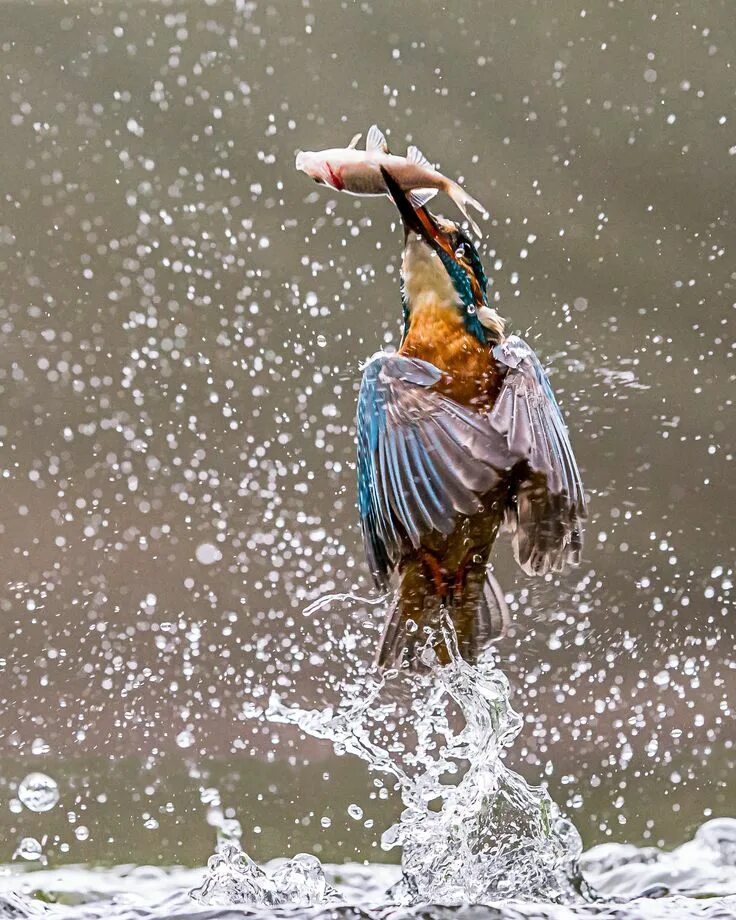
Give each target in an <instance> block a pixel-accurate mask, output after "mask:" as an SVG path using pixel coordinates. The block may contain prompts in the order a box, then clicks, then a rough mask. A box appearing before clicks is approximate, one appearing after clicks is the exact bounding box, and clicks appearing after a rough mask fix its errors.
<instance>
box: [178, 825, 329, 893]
mask: <svg viewBox="0 0 736 920" xmlns="http://www.w3.org/2000/svg"><path fill="white" fill-rule="evenodd" d="M190 897H191V898H192V899H193V900H195V901H199V902H200V903H201V904H206V905H208V906H209V907H227V906H228V905H230V904H247V905H250V906H253V907H293V906H299V907H308V906H312V905H319V904H328V903H330V902H334V901H339V900H341V899H340V896H339V895H338V893H337V891H336V890H335V889H334V888H333V887H332V886H331V885H329V884H328V882H327V878H326V876H325V873H324V869H323V868H322V864H321V863H320V861H319V860H318V859H317V857H316V856H311V855H309V854H308V853H299V854H298V855H297V856H294V857H293V859H288V860H286V861H285V862H284V863H282V864H281V865H280V866H279V867H278V868H277V869H275V870H274V871H273V872H272V873H268V872H266V871H265V870H264V869H262V868H261V867H260V866H258V865H256V863H255V862H253V860H252V859H251V858H250V856H248V855H247V854H246V853H244V852H243V850H242V849H241V847H240V845H239V844H238V843H236V842H233V841H231V842H227V843H220V844H219V845H218V848H217V852H216V853H215V854H214V855H213V856H210V858H209V860H208V862H207V874H206V876H205V879H204V881H203V882H202V884H201V885H200V886H199V887H198V888H194V889H193V890H192V891H191V892H190Z"/></svg>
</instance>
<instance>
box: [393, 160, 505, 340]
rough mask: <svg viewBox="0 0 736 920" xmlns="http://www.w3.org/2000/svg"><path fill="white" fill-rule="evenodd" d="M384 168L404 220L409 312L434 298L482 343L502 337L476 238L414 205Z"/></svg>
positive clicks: (449, 221)
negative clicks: (457, 314)
mask: <svg viewBox="0 0 736 920" xmlns="http://www.w3.org/2000/svg"><path fill="white" fill-rule="evenodd" d="M381 172H382V173H383V178H384V181H385V182H386V186H387V188H388V190H389V192H390V194H391V197H392V198H393V200H394V203H395V204H396V207H397V208H398V209H399V213H400V214H401V219H402V221H403V223H404V231H405V242H404V258H403V261H402V265H401V274H402V279H403V282H404V295H405V298H406V301H407V306H408V309H409V311H411V310H412V309H414V308H415V307H416V306H417V304H418V303H419V302H420V301H421V300H422V299H423V298H429V297H431V298H432V299H433V301H434V302H439V303H442V304H444V305H446V306H448V307H450V306H452V307H454V308H455V309H457V310H458V311H459V312H460V313H461V314H462V315H463V318H464V320H465V324H466V326H467V328H468V331H470V332H471V333H473V334H474V335H476V336H477V337H478V338H480V339H481V341H484V342H485V341H490V342H498V341H500V340H501V339H502V338H503V333H504V323H503V320H502V318H501V317H500V316H499V315H498V313H496V311H495V310H494V309H493V308H492V307H490V306H489V304H488V296H487V294H486V287H487V286H488V278H487V277H486V273H485V270H484V268H483V263H482V262H481V259H480V256H479V255H478V250H477V249H476V248H475V245H474V244H473V241H472V240H471V239H470V237H469V236H468V234H467V233H466V232H465V231H464V230H463V229H462V228H461V227H460V226H459V225H458V224H456V223H455V222H454V221H452V220H447V219H445V218H442V217H438V216H436V215H434V214H431V213H430V212H429V211H428V210H427V208H426V207H419V208H415V207H414V206H413V205H412V204H411V202H410V201H409V199H408V198H407V197H406V195H405V194H404V192H403V191H402V190H401V188H400V187H399V185H398V183H397V182H396V181H395V180H394V179H393V177H392V176H391V175H390V173H389V172H388V170H386V169H384V168H381Z"/></svg>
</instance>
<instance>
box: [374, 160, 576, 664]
mask: <svg viewBox="0 0 736 920" xmlns="http://www.w3.org/2000/svg"><path fill="white" fill-rule="evenodd" d="M382 173H383V177H384V179H385V182H386V186H387V188H388V189H389V191H390V193H391V197H392V198H393V200H394V203H395V204H396V206H397V208H398V210H399V213H400V215H401V218H402V222H403V225H404V237H405V242H404V251H403V258H402V265H401V295H402V304H403V320H404V325H403V334H402V338H401V344H400V346H399V349H398V352H393V353H389V352H380V353H378V354H376V355H374V356H373V357H372V358H371V359H370V360H369V361H368V362H367V364H366V365H365V367H364V370H363V377H362V381H361V386H360V392H359V396H358V408H357V445H358V449H357V475H358V508H359V513H360V523H361V529H362V534H363V542H364V546H365V552H366V557H367V561H368V565H369V567H370V571H371V574H372V576H373V579H374V581H375V583H376V586H377V588H378V589H379V590H381V591H386V592H388V591H389V590H390V589H391V588H392V587H394V589H395V590H394V593H393V601H392V603H391V605H390V607H389V609H388V612H387V615H386V623H385V627H384V630H383V636H382V639H381V643H380V646H379V649H378V653H377V656H376V663H377V665H378V666H379V667H380V668H382V669H387V668H401V667H408V668H410V669H412V670H418V669H423V668H426V666H428V664H430V663H431V661H432V655H431V654H429V656H428V652H430V651H433V652H434V656H436V659H435V660H439V662H440V663H442V664H446V663H447V662H448V661H449V649H448V647H447V644H446V641H445V639H443V637H442V632H441V628H440V624H441V621H442V617H443V615H444V616H449V617H450V618H451V620H452V623H453V625H454V629H455V633H456V636H457V649H458V650H459V652H460V654H461V655H462V657H463V658H464V659H465V660H466V661H469V662H475V661H477V659H478V657H479V656H480V654H481V653H482V652H483V650H484V649H485V648H486V647H487V646H488V645H489V644H490V643H491V642H492V641H493V640H494V639H496V638H498V637H499V636H500V635H502V634H503V632H504V631H505V629H506V627H507V625H508V620H509V613H508V608H507V606H506V603H505V600H504V596H503V592H502V590H501V589H500V587H499V585H498V583H497V581H496V580H495V578H494V576H493V574H492V572H491V569H490V566H489V557H490V554H491V550H492V548H493V544H494V542H495V540H496V537H497V536H498V533H499V530H500V529H501V528H502V527H504V528H506V529H508V530H509V531H510V532H511V535H512V543H513V551H514V556H515V558H516V561H517V562H518V564H519V565H520V566H521V568H522V569H523V570H524V572H526V573H528V574H534V575H543V574H545V573H547V572H551V571H554V572H561V571H563V570H564V569H565V568H566V567H567V566H568V565H574V564H577V563H578V562H579V560H580V553H581V549H582V540H583V526H582V525H583V519H584V517H585V513H586V507H585V495H584V492H583V485H582V482H581V478H580V472H579V470H578V465H577V462H576V460H575V455H574V454H573V450H572V447H571V445H570V440H569V437H568V432H567V428H566V426H565V423H564V421H563V418H562V414H561V412H560V409H559V406H558V404H557V401H556V399H555V396H554V393H553V391H552V388H551V386H550V383H549V380H548V378H547V374H546V373H545V371H544V369H543V367H542V364H541V362H540V360H539V358H538V357H537V356H536V354H535V353H534V351H533V350H532V348H531V347H530V346H529V345H528V344H527V343H526V342H525V341H524V340H523V339H521V338H519V337H518V336H516V335H507V334H506V331H505V322H504V320H503V319H502V318H501V316H499V314H498V313H497V312H496V310H495V309H494V308H493V307H492V306H491V305H490V304H489V301H488V296H487V293H486V288H487V284H488V281H487V277H486V273H485V271H484V268H483V264H482V262H481V259H480V256H479V255H478V251H477V249H476V247H475V246H474V245H473V242H472V241H471V239H470V237H469V236H468V235H467V234H466V233H465V232H464V231H463V230H462V229H461V227H460V226H459V225H458V224H455V223H454V222H452V221H449V220H445V219H443V218H440V217H437V216H435V215H433V214H431V213H430V212H429V211H428V210H427V208H426V207H424V206H420V207H414V206H413V205H412V204H411V203H410V201H409V200H408V198H407V197H406V195H405V194H404V193H403V192H402V190H401V188H400V186H399V184H398V183H397V182H396V181H394V179H393V178H392V176H391V174H390V173H389V171H388V170H387V169H385V168H382Z"/></svg>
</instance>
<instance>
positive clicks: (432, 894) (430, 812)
mask: <svg viewBox="0 0 736 920" xmlns="http://www.w3.org/2000/svg"><path fill="white" fill-rule="evenodd" d="M441 629H442V635H443V640H444V643H445V645H446V646H447V649H448V652H449V662H450V663H449V664H448V665H446V666H444V667H441V666H440V665H439V663H438V662H437V661H435V662H434V664H433V665H432V667H431V668H430V670H429V673H425V674H418V675H417V674H407V673H403V672H402V673H398V672H395V671H394V672H387V673H386V674H384V675H382V676H376V675H373V676H371V675H368V676H366V677H365V679H364V680H360V681H355V682H353V683H347V684H344V685H343V687H342V694H341V698H340V700H339V702H338V704H337V705H336V706H327V707H325V708H323V709H304V708H300V707H294V706H289V705H287V704H285V703H284V702H283V701H282V699H281V698H280V697H279V696H278V695H277V694H276V693H272V694H271V697H270V699H269V703H268V706H267V708H266V709H265V710H263V709H257V708H256V707H253V706H252V705H250V706H249V708H248V714H249V716H251V717H254V716H257V717H260V718H265V719H267V720H268V721H270V722H275V723H287V724H291V725H296V726H298V727H299V728H300V729H301V730H302V731H303V732H305V733H307V734H309V735H311V736H313V737H315V738H319V739H324V740H327V741H329V742H330V743H331V744H332V745H333V747H334V748H335V751H336V752H337V753H338V754H344V753H350V754H354V755H355V756H357V757H360V758H361V759H363V760H364V761H366V763H367V764H368V765H369V767H370V768H371V769H372V770H373V771H376V772H379V773H382V774H385V775H388V776H390V777H393V778H394V779H395V780H396V784H397V787H398V790H399V792H400V794H401V797H402V801H403V804H404V810H403V812H402V814H401V817H400V819H399V821H398V822H397V823H396V824H395V825H393V826H392V827H391V828H389V829H388V830H387V831H386V832H385V833H384V835H383V837H382V845H383V846H384V848H386V849H389V848H392V847H401V849H402V860H401V866H402V879H401V882H400V883H399V884H398V885H397V886H395V887H394V889H393V890H392V892H391V895H392V897H393V899H394V900H395V901H397V902H399V903H403V904H409V903H418V902H425V903H426V902H430V903H441V904H459V903H464V902H468V901H470V902H484V901H486V902H487V901H488V900H489V899H492V898H504V897H509V896H514V897H530V898H538V899H539V898H541V899H545V900H550V901H558V900H563V899H564V900H568V901H569V900H571V899H576V898H579V897H580V891H581V882H580V876H579V872H578V869H577V863H578V859H579V857H580V854H581V851H582V846H581V841H580V837H579V835H578V833H577V831H576V829H575V828H574V827H573V826H572V824H570V822H568V821H567V820H566V819H565V818H563V817H562V815H561V814H560V812H559V810H558V808H557V806H556V805H555V804H554V802H553V801H552V800H551V798H550V797H549V795H548V794H547V792H546V790H544V789H543V788H541V787H533V786H530V785H529V784H528V783H527V782H526V781H525V780H524V779H523V778H522V777H521V776H519V775H518V774H517V773H515V772H514V771H512V770H510V769H509V768H508V767H507V766H506V765H505V764H504V762H503V753H504V751H505V750H506V749H507V748H509V747H510V746H511V745H512V744H513V742H514V740H515V739H516V737H517V736H518V734H519V732H520V731H521V727H522V720H521V718H520V716H519V715H518V714H517V713H516V712H515V711H514V710H513V708H512V707H511V703H510V690H509V684H508V680H507V679H506V677H505V675H504V674H503V673H502V672H501V671H500V670H498V668H496V667H495V665H494V663H493V662H492V661H490V660H487V661H484V662H482V663H480V664H478V665H470V664H468V663H467V662H466V661H464V660H463V658H462V657H461V656H460V654H459V651H458V647H457V639H456V636H455V631H454V628H453V626H452V622H451V620H450V618H449V617H448V616H446V615H445V616H444V617H443V620H442V626H441ZM431 649H432V639H431V637H430V639H429V640H428V642H427V646H426V650H425V653H424V654H425V655H426V654H427V653H429V654H432V652H431ZM214 859H215V860H216V862H217V864H216V865H215V866H214V867H213V868H214V871H215V874H217V873H220V874H221V873H222V872H223V871H225V872H226V873H227V872H231V870H232V868H233V860H235V873H236V874H237V871H238V868H239V865H240V864H239V863H238V860H239V859H240V857H239V856H237V854H235V853H233V852H231V851H230V850H228V851H227V853H220V854H216V856H215V857H214ZM244 859H245V860H246V863H245V864H244V865H243V866H242V867H241V868H242V869H243V872H244V874H245V876H246V879H245V882H244V883H245V885H246V887H247V886H250V885H253V877H254V868H255V869H257V867H255V865H254V864H253V863H252V861H250V860H248V857H244ZM223 860H224V862H223ZM228 861H229V862H228ZM228 866H229V868H228ZM258 871H261V870H258ZM257 881H258V884H263V880H262V879H261V877H260V876H257ZM205 896H206V893H205ZM247 897H251V895H250V894H249V893H248V892H246V898H247ZM231 903H232V902H231ZM246 903H252V902H250V901H246ZM308 903H315V902H314V901H309V902H308Z"/></svg>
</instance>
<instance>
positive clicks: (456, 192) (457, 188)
mask: <svg viewBox="0 0 736 920" xmlns="http://www.w3.org/2000/svg"><path fill="white" fill-rule="evenodd" d="M446 191H447V194H448V195H449V196H450V198H452V200H453V201H454V202H455V204H456V205H457V207H458V208H459V209H460V210H461V211H462V212H463V215H464V216H465V219H466V220H467V222H468V223H469V224H470V226H471V227H472V228H473V233H475V235H476V236H480V237H482V236H483V234H482V233H481V229H480V227H479V226H478V224H477V223H476V222H475V221H474V220H473V218H472V217H471V216H470V214H468V205H470V206H471V207H473V208H475V209H476V210H477V211H480V213H481V214H483V215H484V216H485V217H487V216H488V211H486V209H485V208H484V207H483V205H482V204H481V203H480V202H479V201H476V200H475V198H473V196H472V195H470V194H468V192H466V191H465V189H464V188H463V187H462V186H461V185H458V184H457V182H448V184H447V189H446Z"/></svg>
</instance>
